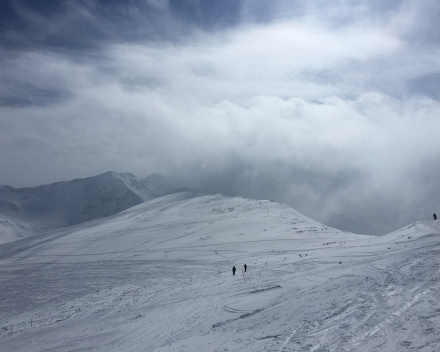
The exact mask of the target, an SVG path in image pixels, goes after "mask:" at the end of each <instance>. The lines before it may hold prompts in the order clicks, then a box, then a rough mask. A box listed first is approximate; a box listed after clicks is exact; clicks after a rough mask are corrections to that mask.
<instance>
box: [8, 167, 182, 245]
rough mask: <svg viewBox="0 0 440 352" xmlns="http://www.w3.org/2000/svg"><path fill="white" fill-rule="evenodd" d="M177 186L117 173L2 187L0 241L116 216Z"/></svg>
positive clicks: (160, 179)
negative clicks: (18, 186)
mask: <svg viewBox="0 0 440 352" xmlns="http://www.w3.org/2000/svg"><path fill="white" fill-rule="evenodd" d="M175 188H176V183H175V182H173V181H172V180H170V179H167V178H165V177H164V176H163V175H160V174H152V175H150V176H148V177H145V178H142V179H138V178H136V176H134V175H133V174H130V173H117V172H106V173H103V174H101V175H97V176H93V177H88V178H83V179H75V180H72V181H66V182H56V183H53V184H49V185H43V186H38V187H32V188H19V189H16V188H13V187H9V186H0V234H1V236H0V243H1V242H9V241H11V240H14V239H17V238H19V237H25V236H29V235H32V234H34V233H39V232H42V231H47V230H53V229H57V228H62V227H66V226H71V225H75V224H78V223H82V222H85V221H89V220H94V219H98V218H102V217H106V216H110V215H114V214H117V213H119V212H121V211H123V210H125V209H128V208H130V207H132V206H135V205H138V204H140V203H143V202H145V201H147V200H151V199H154V198H157V197H160V196H163V195H166V194H169V193H172V192H173V190H174V189H175Z"/></svg>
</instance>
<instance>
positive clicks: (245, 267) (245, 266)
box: [244, 264, 247, 272]
mask: <svg viewBox="0 0 440 352" xmlns="http://www.w3.org/2000/svg"><path fill="white" fill-rule="evenodd" d="M246 269H247V265H246V264H245V265H244V272H246Z"/></svg>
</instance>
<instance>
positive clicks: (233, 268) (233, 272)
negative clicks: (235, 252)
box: [232, 266, 237, 275]
mask: <svg viewBox="0 0 440 352" xmlns="http://www.w3.org/2000/svg"><path fill="white" fill-rule="evenodd" d="M235 270H237V269H235V266H233V267H232V275H235Z"/></svg>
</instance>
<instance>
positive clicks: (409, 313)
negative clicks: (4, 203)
mask: <svg viewBox="0 0 440 352" xmlns="http://www.w3.org/2000/svg"><path fill="white" fill-rule="evenodd" d="M439 234H440V222H434V221H433V222H424V223H416V224H413V225H411V226H408V227H406V228H404V229H402V230H399V231H396V232H393V233H391V234H388V235H385V236H381V237H373V236H362V235H354V234H351V233H347V232H342V231H339V230H335V229H332V228H328V227H326V226H323V225H321V224H319V223H317V222H315V221H313V220H311V219H309V218H307V217H305V216H303V215H301V214H299V213H298V212H296V211H294V210H293V209H291V208H290V207H288V206H286V205H282V204H278V203H275V202H271V201H257V200H251V199H246V198H239V197H232V198H229V197H224V196H221V195H214V196H199V195H198V194H196V193H194V192H182V193H177V194H172V195H168V196H165V197H160V198H156V199H153V200H151V201H147V202H145V203H142V204H140V205H137V206H135V207H132V208H130V209H127V210H125V211H124V212H122V213H120V214H117V215H113V216H111V217H107V218H101V219H97V220H93V221H90V222H87V223H82V224H78V225H75V226H72V227H70V228H65V229H60V230H55V231H52V232H49V233H45V234H40V235H35V236H32V237H29V238H26V239H23V240H19V241H15V242H11V243H6V244H3V245H2V246H0V270H1V276H0V284H1V290H0V312H1V315H0V346H2V348H3V349H4V350H5V351H47V350H56V351H73V350H91V351H157V352H159V351H161V352H163V351H369V352H370V351H409V350H418V351H436V350H439V348H440V337H439V336H438V328H439V326H440V303H439V302H440V301H439V298H440V281H439V280H440V262H439V246H438V243H437V242H438V239H439V238H440V236H439ZM245 263H246V264H247V265H248V272H246V273H243V272H242V268H243V265H244V264H245ZM233 265H235V266H236V267H237V269H238V271H237V273H236V275H235V276H232V272H231V269H232V266H233Z"/></svg>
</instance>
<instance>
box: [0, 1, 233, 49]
mask: <svg viewBox="0 0 440 352" xmlns="http://www.w3.org/2000/svg"><path fill="white" fill-rule="evenodd" d="M240 8H241V2H240V1H235V0H227V1H214V0H203V1H194V0H169V1H167V0H131V1H115V0H90V1H87V0H83V1H72V0H64V1H51V0H48V1H33V0H6V1H4V2H2V4H1V5H0V23H1V27H0V31H1V37H0V38H1V42H2V44H3V45H6V46H9V47H12V48H18V49H20V48H21V49H22V48H25V47H34V46H44V47H52V48H59V49H73V50H86V49H90V48H94V47H97V46H102V45H103V44H105V43H106V42H114V41H137V40H153V41H154V40H164V39H166V40H180V39H182V37H184V36H185V35H189V34H190V33H191V32H192V30H193V29H195V28H202V29H205V30H214V29H219V28H224V27H227V26H232V25H236V24H237V23H239V20H240Z"/></svg>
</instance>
